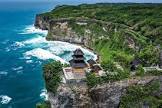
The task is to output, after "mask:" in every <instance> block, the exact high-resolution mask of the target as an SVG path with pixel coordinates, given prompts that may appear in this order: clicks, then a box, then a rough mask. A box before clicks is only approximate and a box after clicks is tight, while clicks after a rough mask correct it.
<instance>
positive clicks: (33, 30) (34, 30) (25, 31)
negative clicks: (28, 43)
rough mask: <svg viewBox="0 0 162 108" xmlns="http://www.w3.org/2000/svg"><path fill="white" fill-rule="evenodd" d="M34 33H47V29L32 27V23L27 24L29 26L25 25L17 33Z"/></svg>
mask: <svg viewBox="0 0 162 108" xmlns="http://www.w3.org/2000/svg"><path fill="white" fill-rule="evenodd" d="M36 33H37V34H44V35H47V33H48V31H47V30H41V29H37V28H35V27H34V25H29V26H26V28H25V29H24V30H23V32H22V33H19V34H36Z"/></svg>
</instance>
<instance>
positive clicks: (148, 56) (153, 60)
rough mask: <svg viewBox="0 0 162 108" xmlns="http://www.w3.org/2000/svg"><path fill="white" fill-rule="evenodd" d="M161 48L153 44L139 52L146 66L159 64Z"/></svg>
mask: <svg viewBox="0 0 162 108" xmlns="http://www.w3.org/2000/svg"><path fill="white" fill-rule="evenodd" d="M159 54H160V50H159V49H158V48H156V47H154V46H153V45H148V46H147V47H145V48H144V49H142V50H141V51H140V53H139V58H140V59H141V60H142V61H143V65H144V66H152V65H157V64H159Z"/></svg>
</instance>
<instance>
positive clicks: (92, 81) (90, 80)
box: [86, 73, 99, 88]
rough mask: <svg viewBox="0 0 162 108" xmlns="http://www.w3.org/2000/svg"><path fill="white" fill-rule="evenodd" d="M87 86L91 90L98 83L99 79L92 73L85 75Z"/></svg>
mask: <svg viewBox="0 0 162 108" xmlns="http://www.w3.org/2000/svg"><path fill="white" fill-rule="evenodd" d="M86 77H87V85H88V86H89V87H90V88H92V87H94V86H95V85H97V84H98V83H99V78H97V77H96V75H95V74H94V73H87V76H86Z"/></svg>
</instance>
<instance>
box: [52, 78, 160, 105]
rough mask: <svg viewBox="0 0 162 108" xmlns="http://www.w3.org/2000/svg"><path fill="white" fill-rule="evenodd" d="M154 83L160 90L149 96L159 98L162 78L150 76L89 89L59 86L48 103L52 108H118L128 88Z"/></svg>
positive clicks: (65, 85)
mask: <svg viewBox="0 0 162 108" xmlns="http://www.w3.org/2000/svg"><path fill="white" fill-rule="evenodd" d="M154 81H159V82H160V90H158V91H156V92H154V93H153V94H151V95H156V96H160V95H161V94H162V76H160V77H155V76H152V77H143V78H139V77H137V78H132V79H129V80H122V81H119V82H113V83H109V84H108V83H106V84H102V85H97V86H96V87H93V88H91V89H88V88H87V87H83V86H82V87H79V86H73V87H70V86H69V85H67V84H61V85H60V86H59V88H58V90H57V94H55V95H53V93H49V101H50V103H51V105H52V108H119V106H120V102H121V97H122V96H124V95H125V94H126V91H127V88H128V87H129V86H133V85H142V86H147V85H149V84H150V83H152V82H154ZM145 92H147V91H145ZM141 102H142V101H141Z"/></svg>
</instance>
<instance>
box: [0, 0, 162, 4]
mask: <svg viewBox="0 0 162 108" xmlns="http://www.w3.org/2000/svg"><path fill="white" fill-rule="evenodd" d="M15 1H16V2H17V1H19V2H64V1H66V2H73V1H74V2H75V1H78V0H0V2H15ZM79 1H83V2H86V1H92V2H110V3H111V2H115V3H116V2H134V3H162V0H79Z"/></svg>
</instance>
